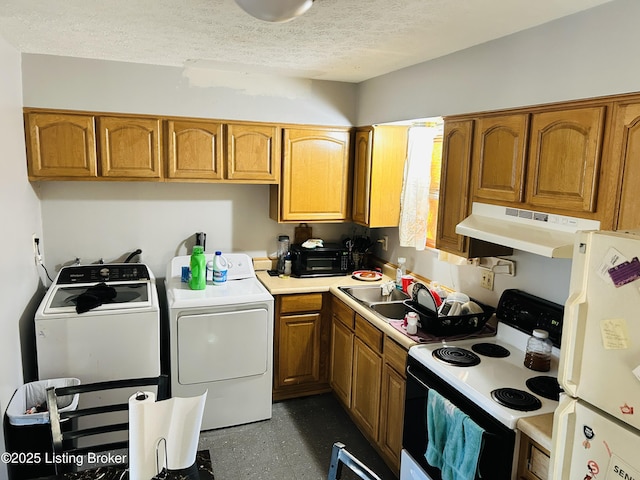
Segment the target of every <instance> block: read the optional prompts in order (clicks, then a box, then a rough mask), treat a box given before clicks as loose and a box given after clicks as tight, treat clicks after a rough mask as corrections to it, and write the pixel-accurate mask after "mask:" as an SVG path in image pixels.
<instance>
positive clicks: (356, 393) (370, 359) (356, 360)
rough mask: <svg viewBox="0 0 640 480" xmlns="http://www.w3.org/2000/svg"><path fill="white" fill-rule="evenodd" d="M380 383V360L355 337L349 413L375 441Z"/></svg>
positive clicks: (378, 415) (378, 420)
mask: <svg viewBox="0 0 640 480" xmlns="http://www.w3.org/2000/svg"><path fill="white" fill-rule="evenodd" d="M381 381H382V358H381V357H380V355H378V354H377V353H376V352H374V351H373V350H372V349H371V348H369V346H367V344H365V343H364V342H363V341H362V340H361V339H360V338H358V337H356V338H355V341H354V344H353V385H352V392H351V395H352V397H351V413H352V414H353V416H354V417H355V419H356V421H357V422H358V424H359V425H360V427H361V428H362V429H363V431H364V432H365V433H366V434H368V435H369V437H370V438H371V439H373V440H375V441H377V439H378V426H379V424H380V388H381Z"/></svg>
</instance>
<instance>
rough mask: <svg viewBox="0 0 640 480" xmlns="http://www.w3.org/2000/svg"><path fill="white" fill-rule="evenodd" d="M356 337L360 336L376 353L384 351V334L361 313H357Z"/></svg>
mask: <svg viewBox="0 0 640 480" xmlns="http://www.w3.org/2000/svg"><path fill="white" fill-rule="evenodd" d="M356 337H358V338H360V339H361V340H362V341H363V342H364V343H365V344H366V345H368V346H369V347H370V348H371V349H372V350H374V351H375V352H376V353H380V354H381V353H382V337H383V334H382V332H381V331H380V330H378V329H377V328H376V327H374V326H373V325H371V324H370V323H369V322H368V321H367V320H365V319H364V318H363V317H361V316H360V315H357V314H356Z"/></svg>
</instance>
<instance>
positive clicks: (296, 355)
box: [277, 313, 322, 387]
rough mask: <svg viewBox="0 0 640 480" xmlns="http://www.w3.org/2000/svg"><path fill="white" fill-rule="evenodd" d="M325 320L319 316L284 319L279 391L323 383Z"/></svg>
mask: <svg viewBox="0 0 640 480" xmlns="http://www.w3.org/2000/svg"><path fill="white" fill-rule="evenodd" d="M321 320H322V316H321V315H320V314H319V313H309V314H303V315H286V316H282V317H280V319H279V323H280V329H279V334H278V340H279V341H278V372H277V386H278V387H286V386H290V385H301V384H305V383H316V382H319V381H320V327H321Z"/></svg>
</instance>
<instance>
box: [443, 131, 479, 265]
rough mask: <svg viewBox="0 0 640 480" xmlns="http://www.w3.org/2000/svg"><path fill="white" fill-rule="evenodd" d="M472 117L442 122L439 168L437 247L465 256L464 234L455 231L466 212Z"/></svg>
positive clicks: (465, 239)
mask: <svg viewBox="0 0 640 480" xmlns="http://www.w3.org/2000/svg"><path fill="white" fill-rule="evenodd" d="M472 135H473V120H454V121H447V119H445V122H444V134H443V138H442V171H441V174H440V201H439V206H438V227H437V233H436V248H437V249H439V250H444V251H447V252H451V253H455V254H457V255H461V256H465V254H466V252H467V237H464V236H462V235H458V234H457V233H456V225H457V224H458V223H460V222H461V221H462V220H464V218H465V217H466V216H467V213H468V211H469V208H470V207H469V175H470V170H471V142H472V139H473V137H472Z"/></svg>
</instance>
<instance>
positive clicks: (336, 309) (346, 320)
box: [331, 297, 355, 331]
mask: <svg viewBox="0 0 640 480" xmlns="http://www.w3.org/2000/svg"><path fill="white" fill-rule="evenodd" d="M331 310H332V312H333V315H334V316H335V317H336V318H337V319H338V320H340V322H341V323H343V324H344V325H345V326H346V327H347V328H349V330H352V331H353V329H354V328H355V326H354V323H353V320H354V315H355V313H354V311H353V310H351V308H349V307H348V306H347V305H346V304H344V303H343V302H342V301H340V300H338V299H337V298H336V297H332V300H331Z"/></svg>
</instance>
